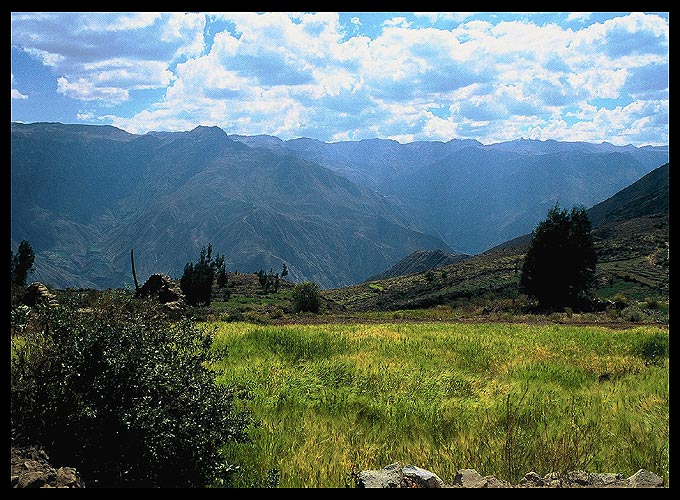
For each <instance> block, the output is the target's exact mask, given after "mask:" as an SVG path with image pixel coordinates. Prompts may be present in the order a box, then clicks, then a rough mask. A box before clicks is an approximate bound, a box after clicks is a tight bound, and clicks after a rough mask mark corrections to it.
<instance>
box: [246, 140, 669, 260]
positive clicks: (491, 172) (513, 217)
mask: <svg viewBox="0 0 680 500" xmlns="http://www.w3.org/2000/svg"><path fill="white" fill-rule="evenodd" d="M235 139H237V140H242V141H246V142H247V144H249V145H252V146H258V147H263V148H275V149H276V150H278V151H281V150H284V149H287V150H289V151H294V152H295V153H296V154H297V155H299V156H301V157H304V158H306V159H309V160H311V161H314V162H316V163H319V164H320V165H324V166H326V167H328V168H330V169H332V170H334V171H336V172H338V173H340V174H342V175H344V176H346V177H347V178H349V179H351V180H353V181H355V182H357V183H359V184H361V185H364V186H367V187H369V188H371V189H373V190H375V191H377V192H379V193H381V194H383V195H385V196H386V197H388V198H389V199H391V200H392V201H394V202H395V203H397V204H399V205H400V206H401V207H402V208H403V210H406V211H408V212H409V213H411V214H413V216H414V217H415V218H416V219H417V220H418V222H419V223H420V224H421V226H422V227H423V228H424V229H425V230H426V231H428V232H431V233H433V234H437V235H439V236H441V237H442V238H443V239H444V240H445V241H446V243H447V244H448V245H449V246H450V247H451V248H453V249H455V250H456V251H458V252H462V253H468V254H476V253H479V252H482V251H484V250H486V249H488V248H490V247H492V246H494V245H498V244H500V243H502V242H504V241H506V240H508V239H511V238H513V237H516V236H519V235H522V234H525V233H527V232H530V231H531V230H532V229H533V227H534V226H535V225H536V224H537V223H538V222H539V221H540V220H541V219H543V218H544V217H545V215H546V213H547V211H548V209H549V208H550V207H551V206H552V205H553V204H554V203H555V202H559V203H560V205H562V206H564V207H571V206H573V205H577V204H578V205H583V206H585V207H589V206H592V205H594V204H596V203H598V202H600V201H602V200H604V199H606V198H608V197H609V196H612V195H613V194H614V193H616V192H617V191H619V190H620V189H622V188H624V187H625V186H627V185H629V184H631V183H633V182H635V181H636V180H638V179H639V178H640V177H642V176H643V175H645V174H647V173H648V172H650V171H651V170H653V169H654V168H656V167H658V166H660V165H662V164H664V163H666V162H668V147H667V146H664V147H650V146H647V147H642V148H636V147H634V146H630V145H629V146H614V145H612V144H609V143H606V142H603V143H601V144H591V143H585V142H558V141H554V140H547V141H537V140H527V139H518V140H516V141H509V142H504V143H498V144H491V145H483V144H481V143H479V142H477V141H474V140H456V139H454V140H451V141H448V142H445V143H444V142H437V141H433V142H414V143H409V144H400V143H398V142H396V141H391V140H380V139H373V140H363V141H350V142H338V143H323V142H321V141H317V140H312V139H304V138H303V139H293V140H289V141H280V140H276V141H273V140H272V138H271V137H267V136H257V137H250V138H247V139H246V138H243V137H240V136H235Z"/></svg>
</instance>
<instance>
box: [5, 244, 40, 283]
mask: <svg viewBox="0 0 680 500" xmlns="http://www.w3.org/2000/svg"><path fill="white" fill-rule="evenodd" d="M34 261H35V253H34V252H33V248H31V244H30V243H29V242H28V241H26V240H22V241H21V243H20V244H19V248H18V249H17V253H16V254H15V253H14V252H12V253H11V277H12V284H13V285H18V286H24V285H25V284H26V277H27V276H28V273H29V272H31V271H33V262H34Z"/></svg>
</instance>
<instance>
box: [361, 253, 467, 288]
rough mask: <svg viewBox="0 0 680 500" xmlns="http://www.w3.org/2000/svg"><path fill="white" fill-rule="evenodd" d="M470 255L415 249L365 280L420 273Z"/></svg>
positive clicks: (458, 260) (453, 262)
mask: <svg viewBox="0 0 680 500" xmlns="http://www.w3.org/2000/svg"><path fill="white" fill-rule="evenodd" d="M470 257H471V255H467V254H463V253H447V252H444V251H442V250H417V251H415V252H413V253H411V254H409V255H407V256H406V257H405V258H403V259H402V260H400V261H399V262H397V263H396V264H395V265H393V266H392V267H391V268H389V269H388V270H387V271H383V272H382V273H380V274H376V275H375V276H371V277H370V278H369V279H368V280H366V281H376V280H383V279H386V278H395V277H397V276H405V275H407V274H414V273H421V272H425V271H427V270H429V269H435V268H437V267H442V266H447V265H449V264H455V263H456V262H460V261H462V260H465V259H469V258H470Z"/></svg>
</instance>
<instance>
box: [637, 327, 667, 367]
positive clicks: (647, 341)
mask: <svg viewBox="0 0 680 500" xmlns="http://www.w3.org/2000/svg"><path fill="white" fill-rule="evenodd" d="M633 351H634V354H635V355H637V356H639V357H641V358H642V359H644V360H645V364H646V365H660V364H663V360H664V358H665V357H666V356H667V355H668V338H667V337H664V336H663V335H659V334H655V335H652V336H647V337H645V338H644V339H642V340H640V341H639V342H638V343H637V344H636V345H635V346H634V349H633Z"/></svg>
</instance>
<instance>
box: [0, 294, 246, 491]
mask: <svg viewBox="0 0 680 500" xmlns="http://www.w3.org/2000/svg"><path fill="white" fill-rule="evenodd" d="M160 311H161V309H160V307H159V304H158V303H156V302H152V301H145V302H144V301H141V300H139V299H134V300H129V299H128V300H127V301H125V300H122V299H120V298H117V297H112V298H109V299H106V300H105V299H102V300H100V301H99V302H98V304H97V307H94V308H93V309H92V310H90V311H89V312H84V311H83V310H78V308H77V305H76V304H74V303H66V304H61V305H60V306H58V307H56V308H43V309H40V310H37V311H36V314H35V315H34V316H33V317H32V324H31V325H30V327H27V328H25V329H24V332H23V335H22V338H21V340H22V342H21V343H17V344H18V347H17V349H16V350H15V351H13V355H12V360H11V395H10V400H11V410H10V415H11V438H12V441H13V444H16V445H35V444H39V445H42V446H43V447H44V449H45V451H46V452H47V453H48V455H49V456H50V458H51V460H52V461H53V462H54V463H55V465H57V464H61V465H65V466H70V467H75V468H76V469H77V470H78V471H79V472H80V474H81V476H82V477H83V480H84V481H85V483H86V485H87V486H88V487H94V486H100V487H160V486H163V487H204V486H206V485H208V484H210V483H211V482H213V481H218V482H220V481H221V482H223V483H224V482H228V481H229V478H230V475H231V473H232V472H233V469H232V468H231V467H230V466H228V465H226V464H224V461H223V460H222V458H221V456H220V449H221V447H222V446H223V445H224V444H225V443H227V442H228V441H237V442H242V441H246V440H247V436H246V433H245V428H246V426H247V425H248V423H249V421H250V417H249V416H248V415H247V414H245V413H242V412H238V411H236V410H235V406H234V399H233V398H234V396H233V394H232V391H231V389H230V388H227V387H224V386H219V385H217V384H216V383H215V379H214V374H213V373H212V372H211V371H210V370H209V369H208V368H207V367H206V366H205V363H206V362H207V361H209V360H210V357H209V356H210V346H211V344H212V332H210V331H208V330H206V329H202V328H198V327H197V326H195V324H193V323H191V322H190V321H189V320H183V321H181V322H179V323H174V324H173V323H171V322H170V321H169V320H167V319H166V318H165V317H164V316H163V315H162V314H161V313H160Z"/></svg>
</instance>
